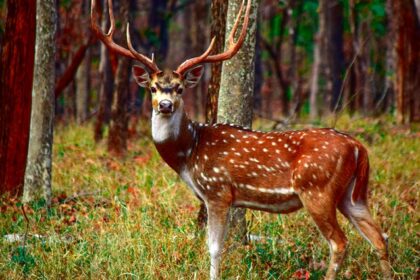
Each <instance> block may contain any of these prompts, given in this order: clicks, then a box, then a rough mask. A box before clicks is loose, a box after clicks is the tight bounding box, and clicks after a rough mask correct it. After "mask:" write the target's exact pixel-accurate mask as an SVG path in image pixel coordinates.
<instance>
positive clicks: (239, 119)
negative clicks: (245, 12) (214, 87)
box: [217, 0, 258, 238]
mask: <svg viewBox="0 0 420 280" xmlns="http://www.w3.org/2000/svg"><path fill="white" fill-rule="evenodd" d="M241 2H242V1H241V0H231V1H229V5H228V11H227V20H226V34H229V33H230V30H231V29H232V27H233V24H234V22H235V17H236V15H237V14H238V10H239V7H240V5H241ZM257 11H258V1H256V0H254V1H252V8H251V14H250V17H249V25H248V26H249V27H248V31H247V37H246V39H245V42H244V44H243V45H242V48H241V50H240V51H239V52H238V53H237V54H236V56H235V57H233V58H232V59H231V60H229V61H226V62H224V63H223V66H222V78H221V82H220V92H219V100H218V112H217V121H218V122H229V123H233V124H237V125H241V126H246V127H251V125H252V117H253V110H252V109H253V96H254V73H255V43H256V33H257V20H256V19H257ZM227 39H228V38H226V40H227ZM225 42H227V41H225ZM225 44H226V43H225ZM230 220H231V225H232V226H233V227H237V229H238V231H239V234H240V237H242V238H245V237H246V221H245V210H244V209H239V208H238V209H234V210H232V212H231V219H230Z"/></svg>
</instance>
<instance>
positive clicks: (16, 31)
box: [0, 0, 36, 195]
mask: <svg viewBox="0 0 420 280" xmlns="http://www.w3.org/2000/svg"><path fill="white" fill-rule="evenodd" d="M35 18H36V1H35V0H29V1H28V0H8V1H7V17H6V29H5V34H4V37H3V39H2V44H3V45H2V54H1V63H0V104H1V106H0V193H5V192H9V193H11V194H13V195H16V194H21V193H22V190H23V182H24V175H25V166H26V157H27V152H28V141H29V126H30V116H31V91H32V80H33V69H34V53H35V23H36V20H35Z"/></svg>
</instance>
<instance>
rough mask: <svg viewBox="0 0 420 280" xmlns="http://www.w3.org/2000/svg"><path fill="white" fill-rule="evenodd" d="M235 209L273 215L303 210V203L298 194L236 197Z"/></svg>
mask: <svg viewBox="0 0 420 280" xmlns="http://www.w3.org/2000/svg"><path fill="white" fill-rule="evenodd" d="M233 206H234V207H242V208H250V209H254V210H260V211H267V212H272V213H290V212H294V211H296V210H299V209H300V208H302V206H303V205H302V202H301V201H300V199H299V197H298V196H297V195H296V194H293V195H279V196H275V197H273V196H271V197H266V198H264V197H255V198H252V197H247V198H245V197H243V198H241V197H236V199H235V201H234V202H233Z"/></svg>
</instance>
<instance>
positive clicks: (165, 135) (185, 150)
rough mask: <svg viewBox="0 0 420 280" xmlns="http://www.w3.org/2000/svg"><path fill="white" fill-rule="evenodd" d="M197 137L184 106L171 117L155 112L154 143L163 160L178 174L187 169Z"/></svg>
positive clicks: (153, 122) (153, 123) (153, 118)
mask: <svg viewBox="0 0 420 280" xmlns="http://www.w3.org/2000/svg"><path fill="white" fill-rule="evenodd" d="M195 135H196V131H195V127H194V125H193V124H192V122H191V121H190V119H189V118H188V117H187V115H186V113H185V112H184V109H183V107H182V106H180V107H179V108H178V109H177V110H176V111H175V112H174V113H173V114H172V116H170V117H165V116H162V115H161V114H158V113H157V112H155V111H153V115H152V137H153V142H154V143H155V146H156V149H157V150H158V152H159V154H160V156H161V157H162V158H163V160H165V162H166V163H167V164H168V165H169V166H170V167H171V168H172V169H174V170H175V171H176V172H177V173H180V172H181V170H182V169H183V168H184V167H185V164H186V161H187V159H188V157H189V156H190V154H191V152H192V149H193V145H194V138H195Z"/></svg>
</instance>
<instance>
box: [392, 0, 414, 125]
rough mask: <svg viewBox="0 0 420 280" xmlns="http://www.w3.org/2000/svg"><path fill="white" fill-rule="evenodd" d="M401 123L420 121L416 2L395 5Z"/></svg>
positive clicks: (399, 116)
mask: <svg viewBox="0 0 420 280" xmlns="http://www.w3.org/2000/svg"><path fill="white" fill-rule="evenodd" d="M392 4H393V10H394V15H395V18H394V24H395V30H396V33H397V34H396V42H395V50H396V54H397V55H396V56H397V61H396V89H395V90H396V101H397V121H398V122H399V123H406V122H409V121H420V101H419V98H418V93H419V89H420V67H419V65H420V53H419V48H420V41H419V36H420V23H419V18H418V17H417V13H416V11H417V10H416V5H415V3H414V1H412V0H407V1H393V3H392Z"/></svg>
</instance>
